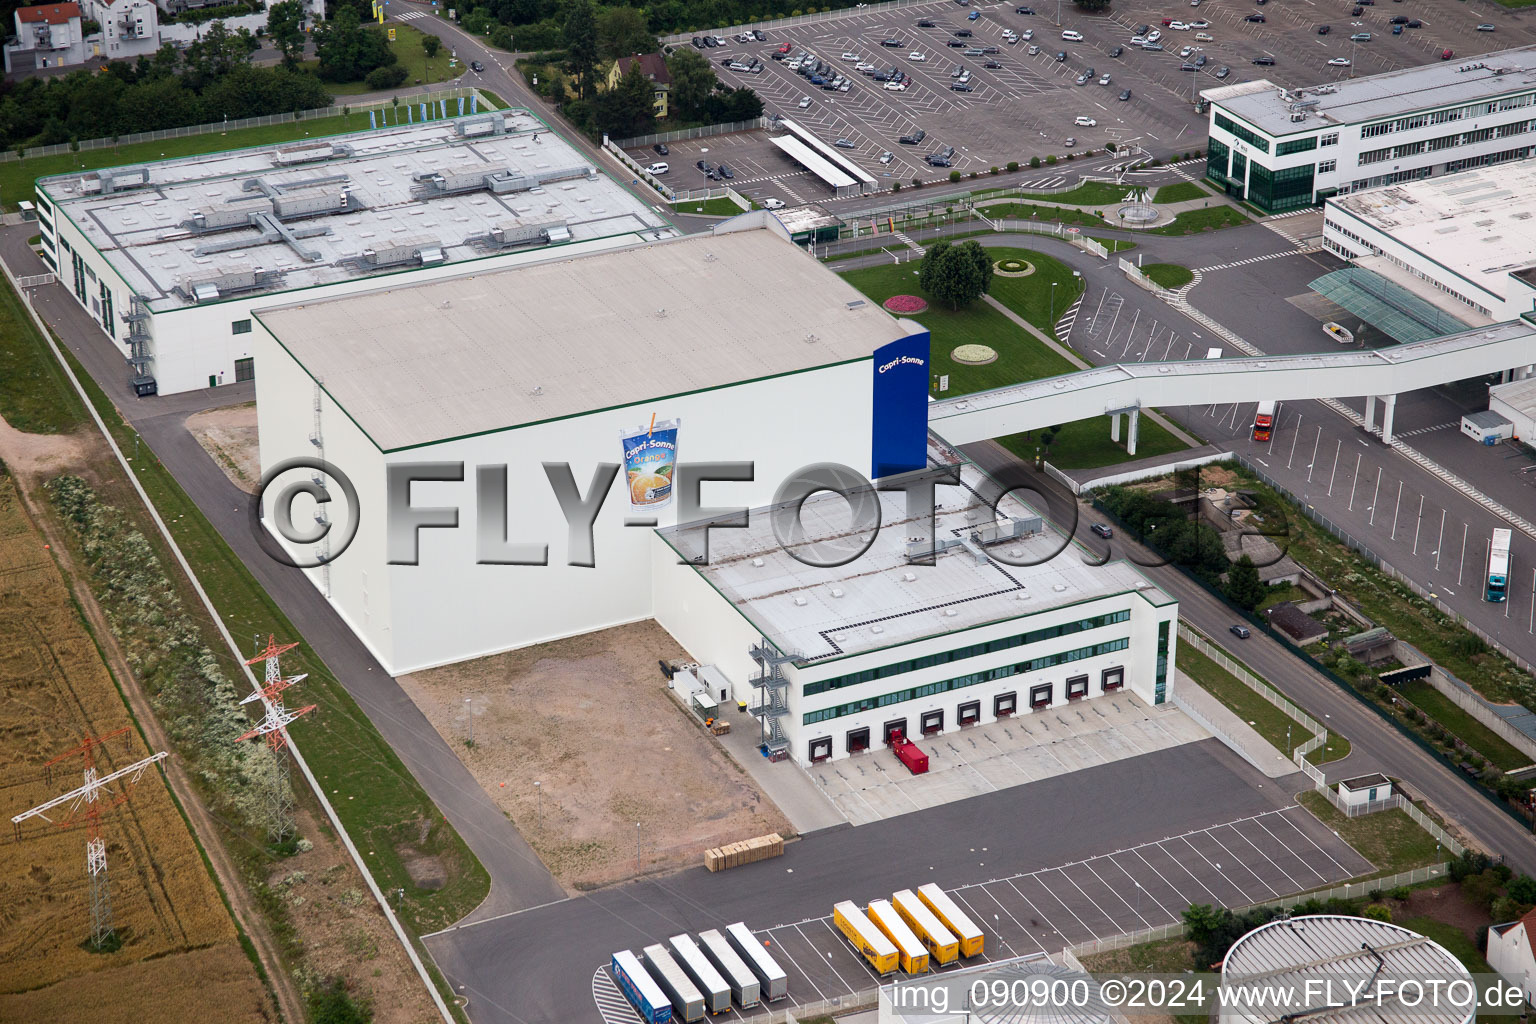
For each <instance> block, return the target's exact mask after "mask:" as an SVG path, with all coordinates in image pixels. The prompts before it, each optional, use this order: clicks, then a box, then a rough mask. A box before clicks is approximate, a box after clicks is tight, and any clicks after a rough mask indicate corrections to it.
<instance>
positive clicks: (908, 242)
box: [895, 231, 928, 256]
mask: <svg viewBox="0 0 1536 1024" xmlns="http://www.w3.org/2000/svg"><path fill="white" fill-rule="evenodd" d="M895 234H896V239H897V241H899V242H901V244H903V245H905V246H906V247H907V248H908V249H911V250H912V251H913V252H915V253H917V254H918V255H919V256H922V255H924V254H926V253H927V252H928V250H927V249H926V248H924V247H923V246H921V245H918V244H917V243H916V242H914V241H912V239H910V238H908V237H907V235H906V233H905V232H902V231H897V232H896V233H895Z"/></svg>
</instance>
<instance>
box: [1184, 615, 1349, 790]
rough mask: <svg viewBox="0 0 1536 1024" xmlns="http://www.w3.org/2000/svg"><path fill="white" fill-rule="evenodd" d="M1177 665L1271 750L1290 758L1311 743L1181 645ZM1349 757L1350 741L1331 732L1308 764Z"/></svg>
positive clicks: (1289, 720) (1230, 677) (1227, 674)
mask: <svg viewBox="0 0 1536 1024" xmlns="http://www.w3.org/2000/svg"><path fill="white" fill-rule="evenodd" d="M1174 661H1175V662H1176V663H1177V664H1178V666H1179V668H1180V670H1182V671H1183V672H1184V674H1185V675H1187V676H1189V677H1190V678H1191V679H1193V680H1194V681H1195V682H1197V683H1199V684H1200V686H1201V688H1202V689H1204V690H1205V691H1206V692H1207V693H1209V694H1210V695H1211V696H1212V697H1215V698H1216V699H1217V700H1219V701H1221V702H1222V703H1223V704H1225V705H1226V706H1227V707H1228V708H1230V709H1231V710H1232V711H1233V712H1235V713H1236V714H1237V716H1238V717H1239V718H1241V719H1242V720H1243V721H1245V722H1247V723H1248V724H1249V725H1251V726H1253V728H1254V731H1255V732H1257V733H1258V734H1259V735H1260V736H1263V737H1264V738H1265V739H1266V740H1268V741H1269V744H1270V746H1272V747H1274V748H1275V749H1276V750H1278V751H1280V752H1281V753H1282V754H1284V755H1285V756H1286V757H1290V756H1291V751H1292V750H1294V749H1295V748H1297V747H1299V746H1301V745H1302V744H1303V743H1305V742H1306V741H1307V740H1309V739H1311V736H1309V735H1308V734H1307V732H1306V730H1304V729H1302V727H1301V726H1300V725H1298V724H1297V723H1296V722H1295V721H1294V720H1293V719H1292V718H1291V717H1290V716H1289V715H1287V714H1286V713H1285V712H1283V711H1281V710H1280V709H1279V708H1277V707H1275V706H1274V705H1273V704H1271V703H1270V702H1269V701H1267V700H1265V699H1264V698H1263V697H1260V696H1259V695H1258V694H1256V693H1254V692H1253V690H1252V689H1251V688H1250V687H1248V686H1246V685H1244V683H1243V682H1242V681H1241V680H1240V679H1238V678H1237V677H1236V676H1234V675H1233V674H1232V673H1230V672H1228V671H1227V670H1226V669H1224V668H1222V667H1221V666H1220V665H1218V664H1216V663H1215V662H1214V661H1212V660H1211V659H1210V658H1207V657H1206V656H1205V655H1203V654H1201V653H1200V652H1199V651H1197V650H1194V649H1193V648H1191V647H1189V646H1188V645H1187V644H1180V645H1179V648H1178V653H1177V654H1176V655H1175V658H1174ZM1287 742H1289V744H1290V745H1289V746H1287ZM1348 753H1349V740H1347V739H1345V738H1344V737H1342V736H1340V735H1338V734H1337V733H1333V732H1330V733H1329V734H1328V740H1327V742H1326V743H1325V744H1324V745H1323V747H1322V749H1321V750H1314V751H1313V752H1312V753H1310V754H1308V755H1307V760H1308V761H1310V762H1312V763H1313V764H1324V763H1326V762H1328V761H1337V760H1338V759H1339V758H1341V757H1344V756H1346V755H1347V754H1348Z"/></svg>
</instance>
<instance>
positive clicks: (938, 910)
mask: <svg viewBox="0 0 1536 1024" xmlns="http://www.w3.org/2000/svg"><path fill="white" fill-rule="evenodd" d="M917 898H918V899H920V900H922V901H923V905H924V906H926V907H927V908H928V909H929V910H931V911H933V913H934V915H935V916H936V917H938V919H939V920H940V921H942V922H944V927H945V928H948V929H949V930H950V932H951V933H952V934H953V935H954V936H955V938H957V939H959V940H960V955H961V956H967V957H969V956H980V955H981V951H982V947H983V946H984V945H985V943H986V940H985V938H984V937H983V936H982V934H981V929H980V928H978V927H976V925H975V924H974V923H973V922H972V921H971V919H970V918H969V917H967V916H966V914H965V911H963V910H961V909H960V907H959V906H958V905H957V904H956V903H955V901H954V900H952V899H950V898H949V894H948V893H946V892H945V891H944V890H943V889H940V888H939V887H938V886H937V885H936V884H934V883H933V882H929V883H928V884H927V885H920V886H918V887H917Z"/></svg>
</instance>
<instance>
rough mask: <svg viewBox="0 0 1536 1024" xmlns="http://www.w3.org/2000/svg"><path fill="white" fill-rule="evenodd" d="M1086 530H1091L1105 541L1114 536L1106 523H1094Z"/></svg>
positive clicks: (1113, 532)
mask: <svg viewBox="0 0 1536 1024" xmlns="http://www.w3.org/2000/svg"><path fill="white" fill-rule="evenodd" d="M1088 529H1090V530H1092V531H1093V532H1094V533H1096V534H1098V535H1099V536H1100V537H1103V538H1105V539H1106V540H1107V539H1108V538H1110V537H1113V536H1114V535H1115V531H1114V530H1112V529H1110V527H1109V525H1108V524H1106V523H1094V524H1093V525H1092V526H1090V527H1088Z"/></svg>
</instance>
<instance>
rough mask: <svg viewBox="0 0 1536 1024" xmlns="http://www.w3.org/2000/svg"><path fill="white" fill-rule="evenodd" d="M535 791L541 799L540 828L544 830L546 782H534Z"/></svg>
mask: <svg viewBox="0 0 1536 1024" xmlns="http://www.w3.org/2000/svg"><path fill="white" fill-rule="evenodd" d="M533 791H534V793H535V794H537V796H538V799H539V830H540V831H543V829H544V784H543V783H542V782H535V783H534V784H533Z"/></svg>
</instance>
